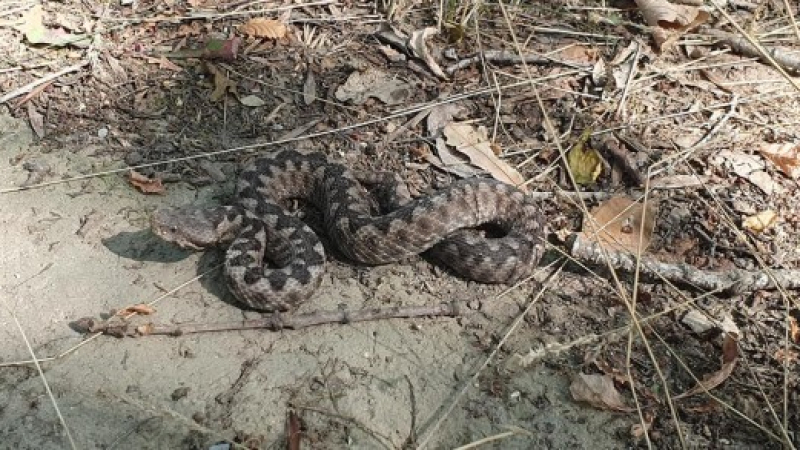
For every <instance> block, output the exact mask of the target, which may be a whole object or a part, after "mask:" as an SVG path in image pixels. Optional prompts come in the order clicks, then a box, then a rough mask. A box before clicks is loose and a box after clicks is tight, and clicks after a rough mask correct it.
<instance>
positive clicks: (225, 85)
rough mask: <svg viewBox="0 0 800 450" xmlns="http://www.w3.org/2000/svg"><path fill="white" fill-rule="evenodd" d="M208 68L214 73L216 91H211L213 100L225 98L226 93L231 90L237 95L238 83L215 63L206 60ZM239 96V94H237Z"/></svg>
mask: <svg viewBox="0 0 800 450" xmlns="http://www.w3.org/2000/svg"><path fill="white" fill-rule="evenodd" d="M206 69H208V71H209V73H211V74H213V75H214V91H213V92H212V93H211V101H212V102H218V101H220V100H222V99H223V98H225V94H226V93H228V92H230V93H231V94H233V95H237V94H238V92H237V91H236V83H234V82H233V81H231V80H230V79H229V78H228V77H227V76H225V74H224V73H223V72H222V70H220V69H219V68H217V66H215V65H214V64H212V63H210V62H208V61H206ZM237 96H238V95H237Z"/></svg>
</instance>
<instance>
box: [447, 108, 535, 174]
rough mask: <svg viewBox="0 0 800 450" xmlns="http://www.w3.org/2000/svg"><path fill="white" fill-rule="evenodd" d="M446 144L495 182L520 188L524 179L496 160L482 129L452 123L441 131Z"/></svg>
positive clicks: (514, 170) (499, 160)
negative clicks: (498, 181)
mask: <svg viewBox="0 0 800 450" xmlns="http://www.w3.org/2000/svg"><path fill="white" fill-rule="evenodd" d="M442 133H443V134H444V137H445V139H446V140H447V144H448V145H450V146H452V147H454V148H455V149H456V151H458V152H459V153H461V154H463V155H464V156H466V157H467V158H469V162H470V164H472V165H473V166H475V167H478V168H480V169H483V170H485V171H486V172H488V173H489V174H490V175H491V176H492V177H494V178H495V179H497V180H500V181H503V182H505V183H508V184H510V185H513V186H518V187H520V188H522V185H523V183H524V182H525V179H524V178H522V175H520V173H519V172H517V169H515V168H513V167H511V166H510V165H509V164H508V163H506V162H505V161H503V160H502V159H500V158H498V157H497V155H496V154H495V152H494V149H493V148H492V144H491V142H489V137H488V135H487V133H486V129H485V128H483V127H478V128H476V127H475V126H473V125H471V124H468V123H463V122H453V123H450V124H448V125H446V126H445V127H444V128H443V129H442Z"/></svg>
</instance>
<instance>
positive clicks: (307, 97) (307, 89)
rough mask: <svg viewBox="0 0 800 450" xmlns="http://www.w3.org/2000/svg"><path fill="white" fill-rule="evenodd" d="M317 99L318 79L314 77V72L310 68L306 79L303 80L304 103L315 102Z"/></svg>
mask: <svg viewBox="0 0 800 450" xmlns="http://www.w3.org/2000/svg"><path fill="white" fill-rule="evenodd" d="M316 99H317V81H316V79H315V78H314V72H313V71H311V70H309V71H308V72H307V73H306V81H304V82H303V103H305V104H306V106H308V105H310V104H312V103H314V100H316Z"/></svg>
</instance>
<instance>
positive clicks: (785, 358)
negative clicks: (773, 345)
mask: <svg viewBox="0 0 800 450" xmlns="http://www.w3.org/2000/svg"><path fill="white" fill-rule="evenodd" d="M772 358H773V359H774V360H775V361H778V362H779V363H780V364H794V363H796V362H797V360H798V358H800V353H797V352H796V351H795V350H792V349H789V350H788V351H787V350H786V348H785V347H781V348H779V349H777V350H775V353H773V354H772Z"/></svg>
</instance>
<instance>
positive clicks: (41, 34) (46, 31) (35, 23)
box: [17, 5, 91, 48]
mask: <svg viewBox="0 0 800 450" xmlns="http://www.w3.org/2000/svg"><path fill="white" fill-rule="evenodd" d="M17 30H19V31H21V32H22V33H23V34H25V39H27V41H28V42H29V43H31V44H47V45H53V46H56V47H64V46H67V45H72V46H74V47H80V48H84V47H88V46H89V44H90V43H91V36H89V35H86V34H70V33H68V32H66V31H64V30H63V29H61V28H47V27H45V26H44V10H43V9H42V5H35V6H33V7H32V8H31V9H29V10H28V11H27V12H26V13H25V14H24V15H23V16H22V25H20V26H18V27H17Z"/></svg>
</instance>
